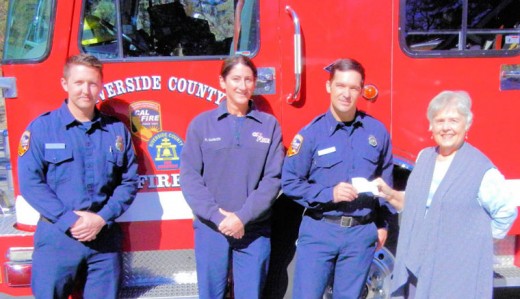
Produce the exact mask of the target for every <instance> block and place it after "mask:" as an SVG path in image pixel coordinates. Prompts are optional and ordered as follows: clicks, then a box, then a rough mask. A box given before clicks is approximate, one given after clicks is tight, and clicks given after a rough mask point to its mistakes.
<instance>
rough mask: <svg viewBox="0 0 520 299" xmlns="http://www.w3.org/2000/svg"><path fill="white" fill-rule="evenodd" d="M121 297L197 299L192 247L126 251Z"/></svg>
mask: <svg viewBox="0 0 520 299" xmlns="http://www.w3.org/2000/svg"><path fill="white" fill-rule="evenodd" d="M123 265H124V268H123V287H122V291H121V294H120V298H197V297H198V290H197V276H196V270H195V256H194V252H193V250H162V251H137V252H127V253H125V254H124V255H123Z"/></svg>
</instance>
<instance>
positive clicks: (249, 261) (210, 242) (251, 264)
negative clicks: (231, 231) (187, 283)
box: [193, 219, 271, 299]
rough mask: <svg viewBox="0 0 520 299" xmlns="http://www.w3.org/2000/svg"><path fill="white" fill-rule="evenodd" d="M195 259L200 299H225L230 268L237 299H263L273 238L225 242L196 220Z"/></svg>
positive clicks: (252, 237) (249, 237)
mask: <svg viewBox="0 0 520 299" xmlns="http://www.w3.org/2000/svg"><path fill="white" fill-rule="evenodd" d="M193 227H194V229H195V259H196V262H197V280H198V287H199V298H201V299H219V298H224V295H225V292H226V286H227V278H228V272H229V268H230V265H231V264H232V267H233V283H234V295H235V298H237V299H255V298H260V297H261V293H262V289H263V286H264V283H265V279H266V276H267V270H268V267H269V254H270V252H271V242H270V238H269V237H268V236H265V235H261V234H260V235H258V234H254V233H251V232H249V233H248V230H247V228H246V235H245V236H244V237H243V238H242V239H240V240H236V239H232V238H226V237H225V236H224V235H222V234H221V233H220V232H218V231H216V230H215V229H216V228H211V227H210V226H209V225H208V224H207V223H203V222H201V220H199V219H195V220H194V222H193Z"/></svg>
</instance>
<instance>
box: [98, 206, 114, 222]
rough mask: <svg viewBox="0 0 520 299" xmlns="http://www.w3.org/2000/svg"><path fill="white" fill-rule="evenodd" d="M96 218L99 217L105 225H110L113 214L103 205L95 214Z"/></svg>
mask: <svg viewBox="0 0 520 299" xmlns="http://www.w3.org/2000/svg"><path fill="white" fill-rule="evenodd" d="M97 214H98V216H100V217H101V218H103V220H105V223H107V224H108V223H111V222H113V221H114V219H113V217H114V216H113V213H112V211H110V208H109V207H108V205H105V206H104V207H103V208H102V209H101V211H99V212H97Z"/></svg>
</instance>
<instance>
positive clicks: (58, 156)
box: [44, 148, 73, 185]
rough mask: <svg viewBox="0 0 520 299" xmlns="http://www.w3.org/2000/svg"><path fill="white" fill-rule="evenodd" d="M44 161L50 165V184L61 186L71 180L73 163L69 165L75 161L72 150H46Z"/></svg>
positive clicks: (48, 180)
mask: <svg viewBox="0 0 520 299" xmlns="http://www.w3.org/2000/svg"><path fill="white" fill-rule="evenodd" d="M44 159H45V162H47V165H48V168H47V182H48V183H49V184H51V185H52V184H54V183H56V184H60V183H63V182H64V181H67V180H69V179H70V178H71V176H70V174H71V171H72V168H71V166H70V164H71V163H68V162H71V161H73V155H72V150H71V149H67V148H63V149H45V152H44Z"/></svg>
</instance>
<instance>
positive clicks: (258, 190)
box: [181, 101, 284, 226]
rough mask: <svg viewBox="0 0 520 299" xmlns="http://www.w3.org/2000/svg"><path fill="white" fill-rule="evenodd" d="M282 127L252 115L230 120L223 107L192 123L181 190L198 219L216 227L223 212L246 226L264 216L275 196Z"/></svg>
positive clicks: (184, 152)
mask: <svg viewBox="0 0 520 299" xmlns="http://www.w3.org/2000/svg"><path fill="white" fill-rule="evenodd" d="M283 157H284V153H283V146H282V136H281V130H280V125H279V124H278V122H277V121H276V119H275V118H274V117H273V116H272V115H270V114H267V113H264V112H260V111H258V110H256V109H255V107H254V104H253V102H252V101H250V111H249V112H248V113H247V115H245V117H237V116H234V115H231V114H229V113H228V111H227V107H226V102H225V101H224V102H222V103H221V104H220V106H219V107H218V108H216V109H213V110H211V111H206V112H203V113H202V114H200V115H198V116H197V117H195V118H194V119H193V121H192V122H191V124H190V126H189V127H188V131H187V134H186V142H185V144H184V146H183V149H182V154H181V187H182V192H183V195H184V197H185V198H186V201H187V202H188V204H189V206H190V207H191V209H192V210H193V212H194V214H195V215H196V216H197V217H201V218H203V219H205V220H209V221H211V222H213V223H214V224H215V225H217V226H218V225H219V224H220V222H222V220H224V218H225V217H224V215H222V214H221V213H220V212H219V208H222V209H224V210H226V211H229V212H234V213H235V214H236V215H237V216H238V218H240V220H241V221H242V223H243V224H244V225H246V224H248V223H251V222H259V221H261V220H263V219H265V218H266V217H267V216H268V215H267V214H266V213H268V211H269V208H270V207H271V205H272V203H273V201H274V200H275V199H276V197H277V196H278V192H279V190H280V176H281V167H282V162H283Z"/></svg>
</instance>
